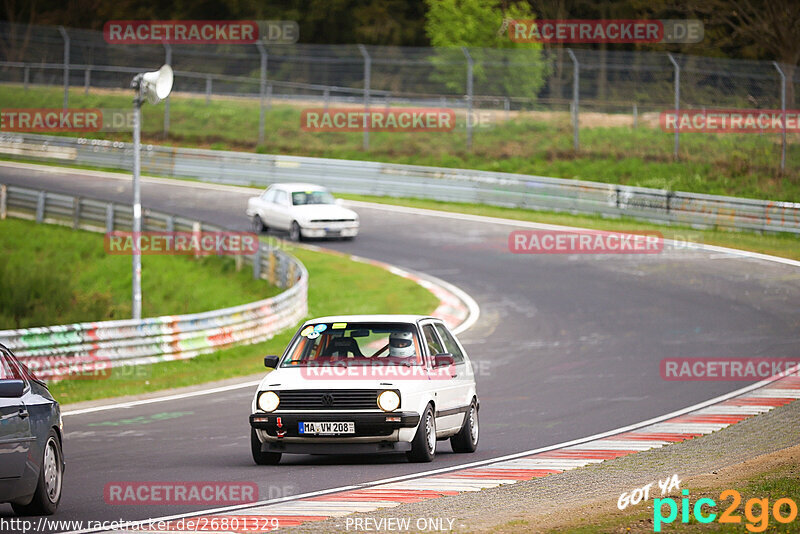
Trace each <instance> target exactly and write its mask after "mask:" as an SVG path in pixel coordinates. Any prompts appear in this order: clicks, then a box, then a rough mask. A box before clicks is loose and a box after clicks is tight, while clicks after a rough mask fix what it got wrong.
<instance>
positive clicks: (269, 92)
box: [267, 83, 272, 110]
mask: <svg viewBox="0 0 800 534" xmlns="http://www.w3.org/2000/svg"><path fill="white" fill-rule="evenodd" d="M271 109H272V84H271V83H268V84H267V110H271Z"/></svg>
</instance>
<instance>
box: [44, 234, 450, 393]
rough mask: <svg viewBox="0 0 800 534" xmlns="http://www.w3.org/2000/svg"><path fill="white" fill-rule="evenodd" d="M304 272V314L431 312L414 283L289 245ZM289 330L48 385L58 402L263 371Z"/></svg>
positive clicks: (430, 299) (429, 299)
mask: <svg viewBox="0 0 800 534" xmlns="http://www.w3.org/2000/svg"><path fill="white" fill-rule="evenodd" d="M288 252H289V253H291V254H293V255H294V256H295V257H297V258H298V259H299V260H300V261H301V262H303V264H304V265H305V266H306V268H307V269H308V271H309V275H310V285H309V289H308V303H309V316H310V317H319V316H323V315H337V314H359V313H364V314H370V313H414V314H427V313H431V312H432V311H433V310H434V309H435V308H436V306H437V304H438V300H437V299H436V298H435V297H434V296H433V295H432V294H431V293H430V292H429V291H427V290H426V289H424V288H423V287H422V286H420V285H418V284H416V283H415V282H413V281H411V280H408V279H405V278H401V277H399V276H395V275H393V274H391V273H389V272H388V271H385V270H383V269H381V268H379V267H375V266H372V265H368V264H364V263H358V262H353V261H351V260H349V259H348V258H346V257H343V256H339V255H334V254H329V253H323V252H314V251H309V250H305V249H301V248H295V247H290V248H289V249H288ZM293 334H294V331H293V330H292V329H290V330H288V331H285V332H282V333H280V334H278V335H277V336H275V337H274V338H272V339H271V340H269V341H266V342H264V343H259V344H255V345H247V346H240V347H233V348H230V349H226V350H221V351H217V352H214V353H211V354H206V355H201V356H198V357H196V358H193V359H191V360H183V361H175V362H165V363H158V364H154V365H147V366H140V367H137V368H135V369H131V370H127V371H126V370H122V369H120V370H112V372H111V373H110V375H109V377H108V378H106V379H103V380H67V381H62V382H58V383H56V384H54V385H53V386H52V387H51V391H52V392H53V394H54V396H55V397H56V399H57V400H58V401H59V402H61V403H62V404H67V403H72V402H79V401H84V400H91V399H101V398H107V397H116V396H120V395H133V394H141V393H147V392H152V391H158V390H162V389H167V388H173V387H181V386H189V385H194V384H202V383H205V382H210V381H214V380H222V379H225V378H231V377H237V376H246V375H250V374H253V373H263V372H264V371H265V369H264V364H263V356H265V355H267V354H281V353H283V349H284V348H285V346H286V345H287V343H288V342H289V340H290V338H291V336H292V335H293Z"/></svg>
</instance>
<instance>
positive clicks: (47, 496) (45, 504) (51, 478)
mask: <svg viewBox="0 0 800 534" xmlns="http://www.w3.org/2000/svg"><path fill="white" fill-rule="evenodd" d="M63 458H64V457H63V455H62V452H61V441H60V440H59V439H58V435H57V434H56V431H55V430H53V429H52V428H51V429H50V434H49V435H48V436H47V442H46V443H45V446H44V454H43V455H42V465H41V469H40V470H39V483H38V484H37V485H36V492H35V493H34V494H33V500H32V501H31V502H29V503H28V504H12V505H11V507H12V508H13V509H14V512H15V513H16V514H17V515H52V514H54V513H55V511H56V509H57V508H58V503H59V502H61V486H62V483H63V481H64V460H63Z"/></svg>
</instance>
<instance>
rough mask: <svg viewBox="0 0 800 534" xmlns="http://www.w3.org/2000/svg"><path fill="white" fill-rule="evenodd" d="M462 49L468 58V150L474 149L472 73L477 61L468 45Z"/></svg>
mask: <svg viewBox="0 0 800 534" xmlns="http://www.w3.org/2000/svg"><path fill="white" fill-rule="evenodd" d="M461 51H462V52H464V57H466V58H467V95H466V96H467V150H470V149H472V96H473V95H472V82H473V79H472V78H473V76H472V74H473V68H474V65H475V62H474V61H473V59H472V56H471V55H470V54H469V50H467V47H466V46H462V47H461Z"/></svg>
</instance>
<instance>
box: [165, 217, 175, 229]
mask: <svg viewBox="0 0 800 534" xmlns="http://www.w3.org/2000/svg"><path fill="white" fill-rule="evenodd" d="M173 231H175V218H174V217H173V216H172V215H168V216H167V232H173Z"/></svg>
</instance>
